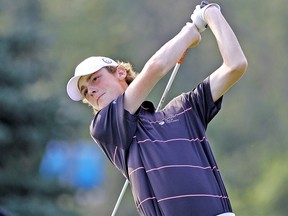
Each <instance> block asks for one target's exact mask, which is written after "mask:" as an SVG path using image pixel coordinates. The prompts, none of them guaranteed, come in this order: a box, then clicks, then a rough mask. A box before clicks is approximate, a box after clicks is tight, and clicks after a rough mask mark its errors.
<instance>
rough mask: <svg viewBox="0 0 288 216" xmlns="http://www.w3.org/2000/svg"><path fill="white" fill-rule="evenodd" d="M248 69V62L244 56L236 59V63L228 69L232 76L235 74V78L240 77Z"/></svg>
mask: <svg viewBox="0 0 288 216" xmlns="http://www.w3.org/2000/svg"><path fill="white" fill-rule="evenodd" d="M247 68H248V61H247V59H246V57H245V56H243V57H242V58H238V60H237V62H235V63H234V64H233V65H232V66H231V67H230V72H231V73H233V74H237V76H239V77H241V76H242V75H243V74H244V73H245V72H246V71H247Z"/></svg>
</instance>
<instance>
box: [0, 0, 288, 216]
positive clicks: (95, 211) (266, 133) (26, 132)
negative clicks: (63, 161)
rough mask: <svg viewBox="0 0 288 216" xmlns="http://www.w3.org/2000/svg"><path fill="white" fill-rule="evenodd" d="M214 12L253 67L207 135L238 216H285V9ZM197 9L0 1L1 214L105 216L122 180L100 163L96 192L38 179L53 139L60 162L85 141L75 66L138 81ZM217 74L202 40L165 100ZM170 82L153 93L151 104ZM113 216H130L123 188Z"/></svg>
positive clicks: (238, 5) (263, 6)
mask: <svg viewBox="0 0 288 216" xmlns="http://www.w3.org/2000/svg"><path fill="white" fill-rule="evenodd" d="M216 2H217V3H219V4H220V5H221V6H222V12H223V14H224V15H225V17H226V18H227V20H228V21H229V23H230V24H231V26H232V28H233V30H234V31H235V33H236V35H237V36H238V39H239V41H240V43H241V45H242V48H243V50H244V52H245V54H246V56H247V59H248V62H249V68H248V71H247V73H246V74H245V76H244V77H243V78H242V79H241V81H239V82H238V83H237V84H236V85H235V86H234V87H233V88H232V89H231V90H230V91H229V92H228V93H227V94H226V96H225V97H224V103H223V108H222V111H221V112H220V113H219V114H218V115H217V117H216V118H215V119H214V121H213V122H212V123H211V124H210V127H209V128H208V136H209V138H210V143H211V145H212V148H213V150H214V152H215V156H216V158H217V161H218V164H219V167H220V169H221V171H222V175H223V178H224V181H225V183H226V186H227V189H228V192H229V195H230V199H231V202H232V205H233V208H234V211H235V213H236V215H241V216H251V215H255V216H258V215H259V216H265V215H267V216H270V215H273V216H284V215H285V216H286V215H287V213H288V205H287V200H286V198H287V196H288V186H287V182H288V169H287V168H285V167H286V165H287V164H288V145H287V144H288V143H287V142H288V139H287V128H288V115H287V110H288V85H287V83H288V76H287V68H288V61H287V60H288V59H287V56H288V40H287V39H288V29H287V27H286V24H285V23H286V22H287V20H288V13H287V6H286V2H285V1H284V0H275V1H268V0H266V1H261V2H251V1H248V0H242V1H224V0H221V1H220V0H219V1H216ZM199 3H200V1H188V0H181V1H172V0H145V1H140V0H121V1H114V0H94V1H91V0H70V1H65V0H21V1H16V0H11V1H7V0H0V61H1V63H0V77H1V78H0V88H1V91H0V208H3V209H6V210H7V211H9V212H10V213H11V215H15V216H24V215H25V216H26V215H29V216H39V215H41V216H52V215H53V216H54V215H61V216H66V215H67V216H68V215H69V216H84V215H85V216H94V215H97V216H98V215H99V216H104V215H110V214H111V212H112V209H113V207H114V205H115V203H116V200H117V198H118V195H119V193H120V190H121V188H122V186H123V183H124V178H123V177H122V176H121V174H120V173H119V172H118V170H116V169H115V168H114V167H113V166H112V165H111V164H110V163H109V162H108V160H107V159H106V158H105V159H104V161H105V162H104V163H103V166H104V168H105V171H104V173H102V174H103V175H104V179H102V182H101V183H100V184H97V185H95V186H94V187H89V188H81V187H76V186H75V185H73V184H70V183H69V182H67V181H64V180H63V179H62V180H61V179H59V178H47V176H46V177H45V176H43V175H41V172H40V171H41V169H40V167H41V163H42V162H43V157H44V155H45V154H46V153H47V146H48V143H49V142H50V141H51V140H59V142H66V143H68V150H67V149H66V151H67V152H70V150H69V149H70V148H71V149H75V146H77V143H78V144H79V143H81V142H82V141H83V140H87V143H89V142H90V141H91V139H90V135H89V131H88V126H89V124H90V121H91V118H92V116H93V114H92V109H91V108H89V107H86V106H85V105H83V104H81V103H75V102H73V101H71V100H70V99H69V98H68V96H67V95H66V83H67V81H68V79H69V78H70V77H71V76H72V74H73V72H74V68H75V67H76V65H77V64H78V63H79V62H80V61H82V60H83V59H85V58H87V57H89V56H92V55H104V56H109V57H112V58H114V59H115V60H123V61H129V62H131V63H132V64H133V65H134V68H135V70H136V71H138V72H139V71H140V70H141V68H142V67H143V65H144V64H145V62H146V61H147V60H148V59H149V58H150V56H152V55H153V54H154V52H156V51H157V50H158V49H159V48H160V46H162V45H163V44H164V43H165V42H166V41H168V40H169V39H170V38H172V37H173V36H174V35H175V34H177V33H178V32H179V31H180V29H181V28H182V27H183V25H185V23H186V22H187V21H189V19H190V15H191V13H192V12H193V9H194V7H195V6H196V4H199ZM220 64H221V58H220V55H219V51H218V49H217V45H216V43H215V40H214V37H213V35H212V34H211V32H210V30H207V31H205V32H204V33H203V34H202V42H201V44H199V46H197V47H196V48H195V49H193V50H189V52H188V54H187V56H186V58H185V61H184V63H183V65H182V66H181V68H180V70H179V72H178V75H177V77H176V79H175V82H174V83H173V86H172V89H171V91H170V93H169V97H168V99H167V101H168V100H169V99H171V98H172V97H174V96H176V95H177V94H179V93H180V92H183V91H188V90H190V89H192V88H193V87H194V86H195V85H196V84H197V83H198V82H200V81H201V80H203V79H204V78H205V77H207V76H208V75H209V74H210V73H211V72H212V71H213V70H214V69H215V68H217V67H218V66H219V65H220ZM191 73H192V74H191ZM188 77H189V78H190V79H187V78H188ZM168 78H169V75H167V77H165V78H164V79H163V80H161V81H160V82H159V84H158V85H157V86H156V87H155V89H154V90H153V92H152V93H151V94H150V96H149V99H150V100H152V101H153V102H154V103H155V104H157V103H158V101H159V99H160V97H161V94H162V92H163V90H164V88H165V85H166V83H167V81H168ZM90 145H91V144H90ZM92 145H93V146H94V144H92ZM66 147H67V146H66ZM88 163H89V162H88ZM88 163H87V165H88ZM70 165H71V166H72V169H73V164H72V163H71V164H70ZM74 168H75V167H74ZM70 169H71V168H70ZM75 169H76V168H75ZM96 172H98V171H96ZM99 172H100V171H99ZM101 172H102V171H101ZM117 215H119V216H133V215H137V212H136V210H135V207H134V203H133V199H132V197H131V191H130V190H129V189H128V191H127V192H126V194H125V197H124V200H123V202H122V204H121V206H120V209H119V211H118V214H117Z"/></svg>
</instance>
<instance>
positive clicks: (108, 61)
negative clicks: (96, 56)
mask: <svg viewBox="0 0 288 216" xmlns="http://www.w3.org/2000/svg"><path fill="white" fill-rule="evenodd" d="M102 61H104V62H105V63H106V64H112V60H111V59H109V58H102Z"/></svg>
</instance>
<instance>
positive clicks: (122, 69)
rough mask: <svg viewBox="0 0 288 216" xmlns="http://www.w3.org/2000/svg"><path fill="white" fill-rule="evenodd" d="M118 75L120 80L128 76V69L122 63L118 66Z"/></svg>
mask: <svg viewBox="0 0 288 216" xmlns="http://www.w3.org/2000/svg"><path fill="white" fill-rule="evenodd" d="M116 76H117V78H118V79H120V80H125V78H126V76H127V71H126V69H125V67H123V66H122V65H119V66H118V67H117V68H116Z"/></svg>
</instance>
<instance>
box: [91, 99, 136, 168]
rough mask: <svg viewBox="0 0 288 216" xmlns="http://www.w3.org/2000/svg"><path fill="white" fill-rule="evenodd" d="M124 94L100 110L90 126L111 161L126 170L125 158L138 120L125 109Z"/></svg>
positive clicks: (96, 140) (93, 136)
mask: <svg viewBox="0 0 288 216" xmlns="http://www.w3.org/2000/svg"><path fill="white" fill-rule="evenodd" d="M123 99H124V94H123V95H121V96H119V97H118V98H117V99H116V100H114V101H112V102H111V103H110V104H109V105H108V106H106V107H105V108H103V109H102V110H100V111H99V112H98V113H97V114H96V115H95V117H94V119H93V121H92V123H91V125H90V134H91V136H92V138H93V139H94V140H95V142H96V143H97V144H98V145H99V146H100V148H101V149H102V150H103V151H104V152H105V154H106V155H107V157H108V158H109V160H110V161H111V162H112V163H114V164H115V165H116V167H117V168H118V169H120V170H123V169H124V170H125V167H124V166H125V157H126V153H127V150H128V149H129V147H130V144H131V142H132V139H133V136H134V134H135V131H136V128H137V119H136V117H135V116H134V115H131V114H130V113H129V112H128V111H126V110H125V109H124V108H123Z"/></svg>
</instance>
